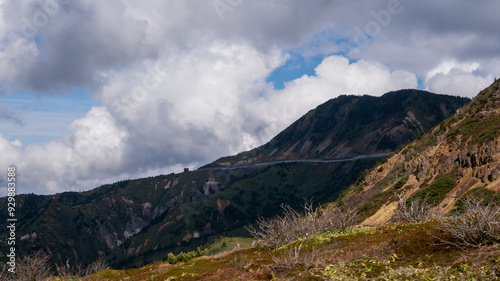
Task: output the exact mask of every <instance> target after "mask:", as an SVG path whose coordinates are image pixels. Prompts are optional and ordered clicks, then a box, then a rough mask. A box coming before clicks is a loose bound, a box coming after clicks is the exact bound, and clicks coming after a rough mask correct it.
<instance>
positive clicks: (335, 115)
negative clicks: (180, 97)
mask: <svg viewBox="0 0 500 281" xmlns="http://www.w3.org/2000/svg"><path fill="white" fill-rule="evenodd" d="M468 101H469V99H466V98H459V97H450V96H444V95H436V94H432V93H429V92H425V91H418V90H401V91H396V92H390V93H387V94H385V95H383V96H382V97H371V96H340V97H338V98H336V99H332V100H330V101H328V102H326V103H324V104H322V105H320V106H318V107H317V108H316V109H314V110H311V111H310V112H308V113H307V114H306V115H304V116H303V117H301V118H300V119H299V120H297V121H296V122H294V123H293V124H292V125H290V126H289V127H288V128H286V129H285V130H284V131H283V132H281V133H280V134H278V135H277V136H276V137H275V138H273V139H272V140H271V141H269V142H268V143H267V144H265V145H263V146H261V147H258V148H255V149H253V150H251V151H248V152H243V153H241V154H238V155H236V156H233V157H225V158H221V159H219V160H217V161H215V162H214V163H213V165H228V164H237V163H254V162H261V161H270V160H279V159H299V158H344V157H353V156H357V155H360V154H374V153H382V152H392V151H393V150H394V149H395V148H398V147H399V146H401V145H403V144H405V143H407V142H408V141H411V140H414V139H415V138H416V137H417V136H418V135H419V134H420V132H422V131H428V130H429V129H430V128H432V127H434V126H435V125H436V124H438V123H439V122H441V120H444V119H445V118H447V117H448V116H449V115H450V114H452V113H455V111H456V110H457V109H459V108H460V107H462V106H463V105H465V104H466V103H467V102H468Z"/></svg>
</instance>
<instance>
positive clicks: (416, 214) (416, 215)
mask: <svg viewBox="0 0 500 281" xmlns="http://www.w3.org/2000/svg"><path fill="white" fill-rule="evenodd" d="M397 196H398V197H399V202H398V207H397V208H396V212H395V213H394V216H393V217H392V220H393V221H395V222H405V223H416V222H423V221H427V220H429V219H431V218H432V217H433V214H432V213H431V209H432V205H431V204H429V203H428V198H429V197H428V196H426V197H424V198H423V199H420V198H419V197H415V198H413V199H411V200H410V201H409V202H407V196H408V193H407V192H403V193H401V194H398V195H397Z"/></svg>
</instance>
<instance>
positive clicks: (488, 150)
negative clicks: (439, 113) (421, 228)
mask: <svg viewBox="0 0 500 281" xmlns="http://www.w3.org/2000/svg"><path fill="white" fill-rule="evenodd" d="M499 84H500V81H496V82H495V83H494V84H493V85H492V86H490V87H489V88H487V89H485V90H484V91H482V92H481V93H480V94H479V95H478V96H477V97H476V98H475V99H474V100H473V101H472V102H471V103H469V104H468V105H467V106H465V107H464V108H462V109H460V110H459V111H457V113H456V114H455V115H453V116H452V117H451V118H450V119H448V120H446V121H444V122H443V123H441V124H440V125H439V126H437V127H435V128H434V129H432V130H431V131H430V132H429V133H428V134H426V135H424V136H422V137H420V138H419V139H418V140H416V141H414V142H412V143H410V144H408V145H406V146H404V147H402V148H401V149H400V150H399V151H398V152H396V153H395V154H394V155H392V157H390V158H389V159H388V160H387V162H386V163H384V164H381V165H380V166H379V167H375V168H374V169H373V170H372V171H371V172H370V173H369V174H368V175H367V176H366V177H365V180H364V181H363V182H362V183H361V185H360V187H362V190H359V188H358V191H356V192H352V193H351V195H350V196H348V197H347V198H345V199H344V201H345V202H346V203H348V204H350V206H352V207H358V208H359V207H361V206H363V204H366V202H370V201H371V200H374V199H375V198H376V197H377V196H379V194H381V193H382V192H383V191H391V190H394V189H393V188H394V186H395V184H396V183H397V181H398V180H399V179H401V178H403V177H405V178H407V182H406V184H405V185H404V187H405V188H406V189H407V190H408V192H409V195H411V194H413V193H415V192H417V191H419V190H420V189H421V188H423V187H425V186H427V185H428V184H430V183H431V182H432V181H434V180H435V179H436V178H437V177H439V176H445V175H446V176H450V177H453V178H455V179H456V181H457V185H456V186H455V188H453V190H451V191H450V192H449V193H448V194H447V195H446V198H445V199H444V200H443V201H442V202H441V203H440V204H439V205H438V206H437V207H436V210H439V211H440V212H442V213H446V212H448V211H450V210H451V209H453V207H454V205H455V202H456V200H457V199H458V198H459V197H460V196H462V195H463V194H464V193H465V192H467V191H468V190H470V189H472V188H476V187H483V186H484V187H486V188H489V189H492V190H499V189H500V118H499V116H500V89H499ZM379 171H383V172H379ZM394 191H395V190H394ZM395 200H396V197H395V196H393V197H391V198H390V199H389V200H388V201H387V202H385V204H384V205H382V207H380V209H379V210H378V211H377V212H376V213H375V214H374V215H373V216H371V217H369V218H368V219H367V220H366V221H365V222H364V223H365V224H366V225H377V224H383V223H386V222H388V221H389V220H390V219H391V217H392V215H393V213H394V210H395V208H396V206H397V204H396V202H395Z"/></svg>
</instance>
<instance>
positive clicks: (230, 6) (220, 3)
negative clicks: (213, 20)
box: [212, 0, 245, 20]
mask: <svg viewBox="0 0 500 281" xmlns="http://www.w3.org/2000/svg"><path fill="white" fill-rule="evenodd" d="M243 2H245V0H214V1H213V2H212V6H213V7H214V10H215V12H216V13H217V15H218V16H219V18H220V20H224V14H226V13H227V12H232V11H234V9H235V8H236V7H238V6H239V5H241V4H242V3H243Z"/></svg>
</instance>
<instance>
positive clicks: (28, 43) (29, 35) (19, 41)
mask: <svg viewBox="0 0 500 281" xmlns="http://www.w3.org/2000/svg"><path fill="white" fill-rule="evenodd" d="M71 1H72V0H59V1H56V0H45V1H43V2H42V3H40V4H38V6H37V7H36V9H35V11H34V13H33V15H32V16H29V17H23V18H22V19H21V21H22V26H21V34H20V35H21V36H19V35H17V36H16V34H14V33H9V34H8V35H7V37H8V38H9V40H10V41H11V42H13V44H12V48H13V49H14V53H15V54H16V55H22V54H24V53H23V50H26V51H28V52H29V53H31V55H36V54H37V44H36V40H35V39H36V37H37V36H38V34H39V32H40V30H41V29H42V28H44V27H45V26H47V25H48V24H49V22H50V19H52V18H54V17H56V16H57V15H58V14H59V13H60V12H61V5H66V4H68V3H69V2H71Z"/></svg>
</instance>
